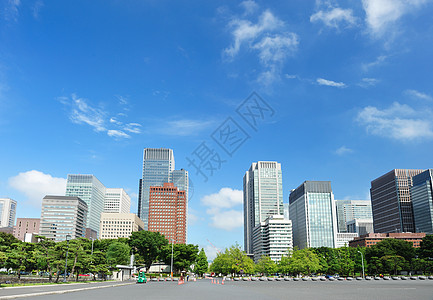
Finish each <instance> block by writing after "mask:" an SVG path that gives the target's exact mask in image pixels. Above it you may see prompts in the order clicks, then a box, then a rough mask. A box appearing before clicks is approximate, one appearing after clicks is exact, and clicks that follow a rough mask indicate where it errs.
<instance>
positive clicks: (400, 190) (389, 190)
mask: <svg viewBox="0 0 433 300" xmlns="http://www.w3.org/2000/svg"><path fill="white" fill-rule="evenodd" d="M422 172H423V170H407V169H394V170H392V171H390V172H388V173H386V174H385V175H382V176H381V177H379V178H377V179H375V180H373V181H372V182H371V188H370V195H371V208H372V211H373V226H374V232H376V233H386V232H415V225H414V220H413V210H412V201H411V197H410V188H411V186H412V177H413V176H415V175H418V174H420V173H422Z"/></svg>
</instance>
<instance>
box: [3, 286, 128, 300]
mask: <svg viewBox="0 0 433 300" xmlns="http://www.w3.org/2000/svg"><path fill="white" fill-rule="evenodd" d="M134 283H135V282H128V283H121V284H111V285H104V286H92V287H88V288H82V289H72V290H63V291H50V292H40V293H31V294H19V295H10V296H3V297H0V300H4V299H16V298H24V297H35V296H43V295H55V294H65V293H73V292H80V291H85V290H95V289H103V288H108V287H116V286H125V285H130V284H134Z"/></svg>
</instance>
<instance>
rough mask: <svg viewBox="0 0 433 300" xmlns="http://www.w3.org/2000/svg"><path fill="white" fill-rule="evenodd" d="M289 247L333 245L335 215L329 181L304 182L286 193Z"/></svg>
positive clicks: (335, 223)
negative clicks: (291, 229) (291, 239)
mask: <svg viewBox="0 0 433 300" xmlns="http://www.w3.org/2000/svg"><path fill="white" fill-rule="evenodd" d="M289 215H290V220H292V228H293V246H297V247H298V248H299V249H303V248H308V247H330V248H334V247H335V246H336V240H337V238H336V237H337V212H336V207H335V201H334V194H333V193H332V189H331V182H330V181H305V182H304V183H302V184H301V185H300V186H299V187H298V188H297V189H295V190H293V191H292V192H291V193H290V197H289Z"/></svg>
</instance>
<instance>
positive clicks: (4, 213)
mask: <svg viewBox="0 0 433 300" xmlns="http://www.w3.org/2000/svg"><path fill="white" fill-rule="evenodd" d="M16 213H17V202H16V201H15V200H13V199H11V198H0V227H14V225H15V216H16Z"/></svg>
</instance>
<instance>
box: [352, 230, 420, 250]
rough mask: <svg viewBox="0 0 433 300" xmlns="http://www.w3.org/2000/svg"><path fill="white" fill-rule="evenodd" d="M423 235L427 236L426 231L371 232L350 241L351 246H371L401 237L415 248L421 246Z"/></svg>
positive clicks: (400, 238)
mask: <svg viewBox="0 0 433 300" xmlns="http://www.w3.org/2000/svg"><path fill="white" fill-rule="evenodd" d="M423 237H425V233H424V232H419V233H411V232H402V233H396V232H394V233H369V234H364V235H361V236H360V237H356V238H354V239H353V240H352V241H349V247H358V246H360V247H368V248H370V247H371V246H373V245H376V244H377V243H379V242H380V241H383V240H384V239H399V240H405V241H407V242H411V243H412V244H413V246H414V247H415V248H419V246H420V243H421V241H422V239H423Z"/></svg>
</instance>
